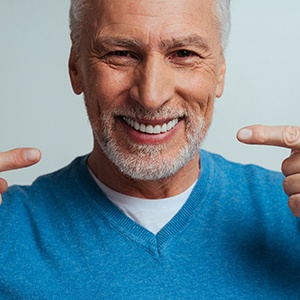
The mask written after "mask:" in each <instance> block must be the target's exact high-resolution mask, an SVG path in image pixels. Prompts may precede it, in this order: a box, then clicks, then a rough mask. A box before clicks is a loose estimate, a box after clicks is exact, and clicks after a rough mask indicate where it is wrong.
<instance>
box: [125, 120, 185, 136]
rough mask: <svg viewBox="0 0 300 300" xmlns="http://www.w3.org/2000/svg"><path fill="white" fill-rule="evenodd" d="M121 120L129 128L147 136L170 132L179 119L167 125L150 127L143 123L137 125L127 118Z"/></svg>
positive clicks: (136, 122)
mask: <svg viewBox="0 0 300 300" xmlns="http://www.w3.org/2000/svg"><path fill="white" fill-rule="evenodd" d="M123 120H124V121H125V123H126V124H127V125H129V126H130V127H132V128H134V129H135V130H136V131H140V132H142V133H147V134H161V133H165V132H167V131H170V130H172V129H173V128H174V127H175V126H176V125H177V124H178V122H179V121H180V118H175V119H173V120H171V121H169V122H167V123H164V124H162V125H160V124H157V125H151V124H148V125H147V124H144V123H139V122H138V121H136V120H133V119H131V118H129V117H123Z"/></svg>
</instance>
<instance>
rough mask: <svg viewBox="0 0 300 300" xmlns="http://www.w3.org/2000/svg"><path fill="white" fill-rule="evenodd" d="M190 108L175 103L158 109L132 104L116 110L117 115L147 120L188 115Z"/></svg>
mask: <svg viewBox="0 0 300 300" xmlns="http://www.w3.org/2000/svg"><path fill="white" fill-rule="evenodd" d="M188 115H189V113H188V110H187V109H186V108H184V107H179V106H177V107H174V106H173V105H172V106H171V105H168V106H167V105H166V104H165V105H164V106H162V107H160V108H158V109H157V110H156V111H154V112H153V111H149V110H147V109H145V108H144V107H142V106H141V105H131V106H127V107H119V108H118V109H116V110H115V111H114V116H115V117H129V118H139V119H145V120H157V119H170V118H171V119H175V118H183V117H186V116H188Z"/></svg>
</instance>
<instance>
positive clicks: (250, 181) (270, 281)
mask: <svg viewBox="0 0 300 300" xmlns="http://www.w3.org/2000/svg"><path fill="white" fill-rule="evenodd" d="M282 180H283V177H282V175H281V174H279V173H276V172H270V171H267V170H264V169H262V168H259V167H257V166H252V165H249V166H243V165H239V164H234V163H231V162H228V161H226V160H224V159H223V158H222V157H220V156H217V155H214V154H210V153H207V152H204V151H202V152H201V176H200V178H199V180H198V183H197V185H196V186H195V188H194V190H193V192H192V194H191V196H190V198H189V199H188V201H187V203H186V204H185V205H184V206H183V208H182V209H181V210H180V211H179V212H178V213H177V215H175V217H174V218H173V219H172V220H171V221H170V222H169V223H168V224H167V225H166V226H165V227H164V228H163V229H162V230H161V231H160V232H159V233H158V234H157V235H153V234H152V233H151V232H149V231H147V230H146V229H144V228H143V227H141V226H140V225H138V224H136V223H135V222H134V221H132V220H131V219H129V218H128V217H126V216H125V215H124V214H123V213H122V212H121V211H120V210H118V209H117V208H116V207H115V206H114V205H113V204H112V203H111V202H110V201H109V200H108V199H107V198H106V197H105V196H104V194H103V193H102V192H101V191H100V190H99V188H98V186H97V184H96V183H95V182H94V181H93V179H92V178H91V176H90V174H89V172H88V169H87V167H86V157H81V158H77V159H76V160H75V161H73V162H72V163H71V164H70V165H69V166H67V167H66V168H64V169H62V170H59V171H57V172H55V173H53V174H50V175H46V176H43V177H40V178H38V179H37V180H36V181H35V182H34V183H33V185H32V186H14V187H11V188H10V189H9V191H8V192H7V193H6V194H4V197H3V205H2V206H1V207H0V230H1V231H0V245H1V251H0V299H31V300H32V299H47V300H49V299H151V300H153V299H210V300H212V299H300V237H299V230H300V227H299V223H298V219H296V218H295V217H293V216H292V215H291V213H290V212H289V209H288V207H287V197H286V196H285V194H284V193H283V191H282V187H281V185H282Z"/></svg>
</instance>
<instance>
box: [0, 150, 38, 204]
mask: <svg viewBox="0 0 300 300" xmlns="http://www.w3.org/2000/svg"><path fill="white" fill-rule="evenodd" d="M41 156H42V155H41V152H40V151H39V150H38V149H35V148H18V149H13V150H10V151H7V152H0V172H3V171H9V170H15V169H20V168H25V167H29V166H31V165H34V164H36V163H37V162H39V161H40V159H41ZM7 186H8V185H7V182H6V180H5V179H3V178H0V204H1V203H2V197H1V194H2V193H4V192H5V191H6V189H7Z"/></svg>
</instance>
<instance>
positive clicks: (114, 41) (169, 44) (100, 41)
mask: <svg viewBox="0 0 300 300" xmlns="http://www.w3.org/2000/svg"><path fill="white" fill-rule="evenodd" d="M105 45H106V46H116V47H125V48H132V49H146V48H147V47H148V45H147V44H145V41H143V40H142V41H141V40H138V39H135V38H128V37H121V36H120V37H112V36H100V37H99V38H97V40H96V46H97V47H98V48H100V47H101V46H105ZM187 45H189V46H195V47H198V48H202V49H204V50H207V47H208V46H207V41H206V40H205V38H203V37H201V36H199V35H197V34H191V35H188V36H183V37H181V36H179V37H177V38H175V37H173V38H170V39H160V44H159V45H158V46H159V48H160V50H167V49H174V48H179V47H183V46H187Z"/></svg>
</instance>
